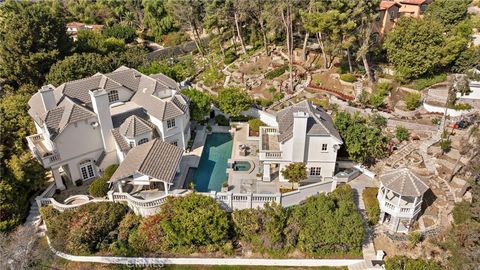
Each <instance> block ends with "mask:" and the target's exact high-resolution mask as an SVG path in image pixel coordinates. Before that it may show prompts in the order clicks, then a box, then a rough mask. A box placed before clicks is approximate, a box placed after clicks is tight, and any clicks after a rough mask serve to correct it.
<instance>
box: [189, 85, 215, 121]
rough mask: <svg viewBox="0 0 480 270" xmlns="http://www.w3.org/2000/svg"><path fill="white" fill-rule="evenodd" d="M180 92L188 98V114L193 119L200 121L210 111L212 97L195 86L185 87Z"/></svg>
mask: <svg viewBox="0 0 480 270" xmlns="http://www.w3.org/2000/svg"><path fill="white" fill-rule="evenodd" d="M182 94H184V95H185V96H187V97H188V98H189V99H190V115H191V117H192V119H193V120H196V121H201V120H204V119H205V116H207V115H208V114H209V113H210V109H211V105H212V99H211V98H210V96H209V95H208V94H206V93H204V92H202V91H200V90H198V89H195V88H186V89H183V90H182Z"/></svg>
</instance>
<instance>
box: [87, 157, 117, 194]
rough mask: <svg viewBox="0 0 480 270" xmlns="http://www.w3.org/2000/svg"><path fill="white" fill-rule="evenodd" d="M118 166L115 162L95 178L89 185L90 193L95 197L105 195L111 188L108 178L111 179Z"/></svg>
mask: <svg viewBox="0 0 480 270" xmlns="http://www.w3.org/2000/svg"><path fill="white" fill-rule="evenodd" d="M117 168H118V165H117V164H113V165H110V166H108V167H107V168H105V172H104V173H103V175H102V176H101V177H99V178H97V179H95V180H94V181H93V182H92V183H91V184H90V186H89V187H88V194H90V195H92V196H93V197H105V196H106V195H107V193H108V190H109V187H108V180H110V178H111V177H112V175H113V173H115V171H116V170H117Z"/></svg>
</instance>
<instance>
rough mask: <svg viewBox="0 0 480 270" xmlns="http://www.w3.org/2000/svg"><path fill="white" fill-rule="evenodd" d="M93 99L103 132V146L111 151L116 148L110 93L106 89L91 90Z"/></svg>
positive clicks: (106, 150)
mask: <svg viewBox="0 0 480 270" xmlns="http://www.w3.org/2000/svg"><path fill="white" fill-rule="evenodd" d="M89 94H90V99H91V100H92V107H93V111H94V112H95V114H97V118H98V122H99V124H100V132H101V134H102V142H103V148H104V149H105V152H107V153H109V152H111V151H114V150H115V144H114V141H113V135H112V133H111V131H110V130H111V129H113V123H112V116H111V114H110V103H109V102H108V93H107V91H105V89H98V90H91V91H90V92H89Z"/></svg>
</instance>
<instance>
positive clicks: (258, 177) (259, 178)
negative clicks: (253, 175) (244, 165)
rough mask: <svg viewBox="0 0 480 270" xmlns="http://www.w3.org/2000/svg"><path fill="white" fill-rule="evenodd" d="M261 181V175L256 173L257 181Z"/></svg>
mask: <svg viewBox="0 0 480 270" xmlns="http://www.w3.org/2000/svg"><path fill="white" fill-rule="evenodd" d="M262 179H263V173H257V180H258V181H261V180H262Z"/></svg>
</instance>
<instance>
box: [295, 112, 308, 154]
mask: <svg viewBox="0 0 480 270" xmlns="http://www.w3.org/2000/svg"><path fill="white" fill-rule="evenodd" d="M307 123H308V113H306V112H301V111H299V112H294V113H293V138H292V139H293V148H292V161H293V162H305V145H306V144H307V142H306V140H307Z"/></svg>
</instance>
